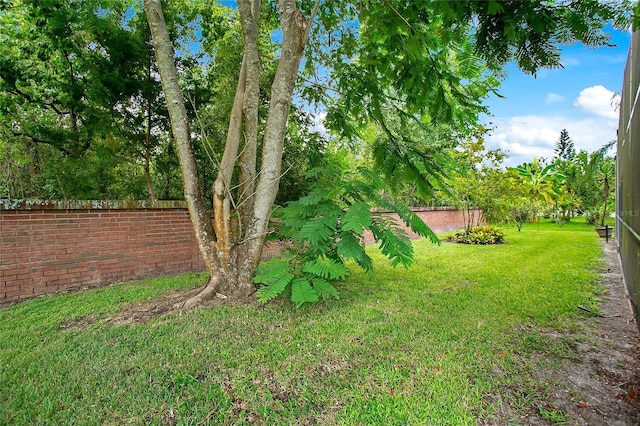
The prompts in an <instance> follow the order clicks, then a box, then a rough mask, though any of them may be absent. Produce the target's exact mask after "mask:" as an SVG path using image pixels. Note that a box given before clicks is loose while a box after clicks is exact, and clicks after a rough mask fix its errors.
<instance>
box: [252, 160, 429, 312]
mask: <svg viewBox="0 0 640 426" xmlns="http://www.w3.org/2000/svg"><path fill="white" fill-rule="evenodd" d="M339 166H340V160H339V159H336V162H334V163H331V165H329V166H327V168H326V169H324V170H321V171H320V170H316V171H314V177H315V178H316V179H318V181H317V183H316V185H315V186H314V188H313V190H312V191H311V193H310V194H309V195H307V196H305V197H303V198H301V199H300V200H298V201H295V202H292V203H289V205H288V206H287V207H286V208H284V209H282V211H281V212H280V215H279V216H280V218H281V220H282V223H281V234H280V236H281V238H283V239H286V240H288V241H290V242H291V243H292V244H293V249H292V250H291V255H292V257H291V258H290V259H289V260H288V261H278V262H271V263H269V262H268V263H266V264H264V265H261V268H262V271H263V272H259V274H258V276H256V277H255V279H254V282H256V283H258V284H262V285H261V286H260V288H259V289H258V292H257V295H258V300H259V301H262V302H266V301H268V300H271V299H273V298H274V297H277V296H278V295H281V294H287V295H289V294H290V296H291V300H292V301H293V302H294V303H295V304H296V306H301V305H302V304H304V303H306V302H314V301H316V300H319V299H327V298H337V297H338V291H337V290H336V289H335V287H333V285H331V283H330V282H331V281H337V280H343V279H345V278H346V277H347V275H348V274H349V269H348V268H347V267H346V262H347V261H355V262H356V263H357V264H358V265H359V266H360V267H362V268H363V269H364V270H366V271H369V272H370V271H371V270H372V269H373V262H372V260H371V257H369V255H368V254H367V251H366V250H365V232H370V233H371V236H372V238H373V240H374V241H375V242H376V243H378V244H379V247H380V250H381V252H382V254H383V255H385V256H386V257H387V258H389V259H390V260H391V265H392V266H397V265H400V264H401V265H403V266H404V267H405V268H406V267H409V265H411V262H412V261H413V246H412V244H411V241H410V240H409V237H408V236H407V233H406V232H405V231H404V229H403V228H402V227H400V226H399V224H398V223H397V222H396V221H395V220H394V219H393V218H392V217H391V216H389V215H388V214H385V213H381V212H375V211H374V212H372V208H373V207H382V208H385V209H388V210H390V211H393V212H394V213H396V214H398V216H399V217H400V219H401V220H402V222H404V224H405V225H406V226H408V227H409V228H410V229H412V230H413V231H414V232H416V233H418V234H419V235H422V236H425V237H427V238H429V240H431V241H432V242H434V243H437V242H439V241H438V238H437V236H436V235H435V234H434V233H433V232H432V231H431V229H429V227H428V226H427V225H426V224H425V223H424V222H423V221H422V220H421V219H420V218H419V217H418V216H417V215H416V214H415V213H414V212H413V211H411V209H409V208H408V207H406V206H402V205H397V204H394V203H391V202H389V201H388V200H386V199H384V198H383V197H381V196H380V195H379V193H380V190H381V189H382V188H384V184H383V182H382V180H381V179H380V178H379V177H377V176H376V175H374V174H373V173H371V172H368V171H366V170H363V169H360V170H358V171H357V173H349V172H347V171H346V170H345V169H341V168H340V167H339Z"/></svg>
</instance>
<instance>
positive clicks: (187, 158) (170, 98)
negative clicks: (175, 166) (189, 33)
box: [144, 0, 219, 271]
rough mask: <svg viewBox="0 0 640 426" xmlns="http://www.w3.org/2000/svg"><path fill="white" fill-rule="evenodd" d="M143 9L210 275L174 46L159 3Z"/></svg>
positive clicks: (211, 256) (208, 228)
mask: <svg viewBox="0 0 640 426" xmlns="http://www.w3.org/2000/svg"><path fill="white" fill-rule="evenodd" d="M144 8H145V13H146V16H147V21H148V22H149V28H150V30H151V36H152V39H153V46H154V50H155V54H156V61H157V64H158V72H159V73H160V80H161V83H162V90H163V91H164V95H165V99H166V102H167V108H168V111H169V118H170V120H171V129H172V132H173V137H174V139H175V143H176V148H177V152H178V159H179V162H180V169H181V171H182V179H183V185H184V195H185V199H186V202H187V206H188V208H189V215H190V217H191V222H192V223H193V228H194V232H195V235H196V239H197V241H198V246H199V249H200V253H201V254H202V257H203V260H204V263H205V265H206V267H207V269H208V270H209V271H213V270H214V269H215V268H217V267H218V266H219V262H218V259H217V256H216V253H215V251H214V250H213V246H214V241H215V235H214V232H213V226H212V224H211V218H210V214H209V211H208V209H207V208H206V206H205V203H204V199H203V197H202V191H201V190H200V185H199V183H198V172H197V168H196V162H195V156H194V152H193V146H192V144H191V133H190V129H189V119H188V117H187V110H186V108H185V105H184V98H183V96H182V90H181V89H180V85H179V84H178V72H177V69H176V65H175V59H174V51H173V45H172V43H171V39H170V38H169V31H168V30H167V25H166V23H165V20H164V15H163V13H162V6H161V4H160V1H159V0H145V2H144Z"/></svg>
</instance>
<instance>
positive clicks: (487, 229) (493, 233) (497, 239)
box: [453, 225, 504, 245]
mask: <svg viewBox="0 0 640 426" xmlns="http://www.w3.org/2000/svg"><path fill="white" fill-rule="evenodd" d="M453 242H456V243H461V244H483V245H484V244H502V243H503V242H504V233H503V232H502V230H501V229H500V228H498V227H496V226H489V225H487V226H474V227H469V228H467V229H465V230H464V231H461V232H456V234H455V235H454V236H453Z"/></svg>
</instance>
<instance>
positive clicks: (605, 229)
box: [604, 225, 609, 244]
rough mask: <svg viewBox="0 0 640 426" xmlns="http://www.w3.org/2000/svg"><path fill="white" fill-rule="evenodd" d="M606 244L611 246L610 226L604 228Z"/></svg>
mask: <svg viewBox="0 0 640 426" xmlns="http://www.w3.org/2000/svg"><path fill="white" fill-rule="evenodd" d="M604 242H605V243H607V244H609V225H605V226H604Z"/></svg>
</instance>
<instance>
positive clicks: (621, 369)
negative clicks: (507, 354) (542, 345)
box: [484, 241, 640, 426]
mask: <svg viewBox="0 0 640 426" xmlns="http://www.w3.org/2000/svg"><path fill="white" fill-rule="evenodd" d="M602 245H603V250H604V256H605V266H604V268H603V271H602V283H603V285H604V286H605V287H606V291H605V292H604V293H603V294H602V295H601V297H600V299H601V310H600V312H599V315H598V316H593V317H588V318H585V319H584V321H582V322H581V324H580V327H578V329H577V330H576V331H574V332H570V333H564V332H563V333H559V332H555V331H554V332H549V333H548V334H547V336H548V337H550V338H551V339H553V341H554V343H556V342H562V343H563V344H564V343H566V342H569V344H570V345H571V348H572V352H574V353H575V356H571V357H568V358H567V357H564V358H561V357H559V358H555V357H553V356H550V355H549V354H548V353H540V354H536V355H535V356H534V357H533V359H532V360H531V365H535V366H537V368H534V369H532V371H531V376H532V377H531V378H532V380H531V382H529V383H528V384H523V383H516V384H514V386H513V387H512V388H510V389H508V390H507V391H506V392H505V393H504V394H503V395H500V396H498V397H497V401H492V402H493V403H494V404H496V405H497V406H498V407H499V408H498V411H499V414H498V415H496V416H495V417H493V418H491V419H487V420H486V422H485V423H484V424H496V425H503V424H520V425H554V424H569V425H593V426H600V425H611V426H614V425H616V426H632V425H640V397H639V396H638V392H639V391H640V338H639V333H638V328H637V326H636V323H635V321H634V319H633V314H632V311H631V307H630V305H629V300H628V297H627V293H626V290H625V287H624V282H623V279H622V274H621V271H620V264H619V261H618V255H617V252H616V246H615V243H614V242H609V243H605V242H604V241H603V242H602ZM534 383H535V385H533V386H531V385H532V384H534ZM523 401H525V402H527V403H526V405H523Z"/></svg>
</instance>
